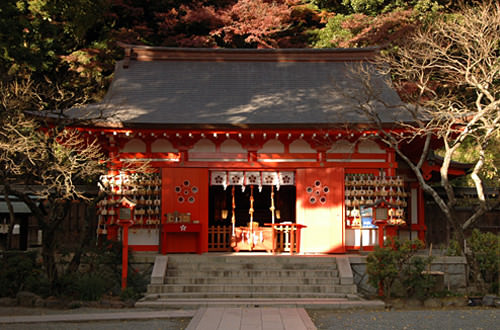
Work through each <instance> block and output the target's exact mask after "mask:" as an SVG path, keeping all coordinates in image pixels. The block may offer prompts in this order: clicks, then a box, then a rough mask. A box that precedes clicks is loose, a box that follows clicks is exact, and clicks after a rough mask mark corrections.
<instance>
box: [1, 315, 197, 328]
mask: <svg viewBox="0 0 500 330" xmlns="http://www.w3.org/2000/svg"><path fill="white" fill-rule="evenodd" d="M190 321H191V319H190V318H171V319H161V320H147V321H100V322H84V323H82V322H79V323H67V322H57V323H36V324H7V325H2V326H1V327H0V328H1V329H2V330H21V329H29V330H32V329H33V330H46V329H50V330H56V329H57V330H63V329H64V330H115V329H120V330H140V329H148V330H149V329H152V330H160V329H161V330H182V329H185V328H186V327H187V326H188V324H189V322H190Z"/></svg>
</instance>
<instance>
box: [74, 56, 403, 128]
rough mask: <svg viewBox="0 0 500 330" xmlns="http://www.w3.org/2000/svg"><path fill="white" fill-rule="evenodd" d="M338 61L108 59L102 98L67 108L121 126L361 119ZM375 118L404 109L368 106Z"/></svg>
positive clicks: (381, 88)
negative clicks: (109, 74)
mask: <svg viewBox="0 0 500 330" xmlns="http://www.w3.org/2000/svg"><path fill="white" fill-rule="evenodd" d="M352 76H353V74H352V73H350V72H349V69H348V66H347V64H346V62H273V61H263V62H259V61H255V62H248V61H228V62H218V61H172V60H170V61H136V60H131V61H130V63H129V65H128V67H127V68H124V67H123V63H122V62H119V63H117V65H116V70H115V76H114V80H113V82H112V84H111V86H110V89H109V91H108V93H107V95H106V97H105V98H104V100H103V102H101V103H99V104H95V105H91V106H87V107H83V108H78V109H73V111H72V112H73V115H74V116H75V115H76V116H79V117H82V116H92V117H95V115H96V112H97V111H104V116H106V117H108V116H111V117H110V118H112V119H111V120H112V121H115V122H121V123H125V124H127V123H128V124H139V125H142V124H192V125H196V124H239V125H241V124H249V125H252V124H271V125H272V124H290V125H292V124H293V125H301V124H344V123H366V122H368V120H367V118H366V117H365V116H364V115H363V114H361V113H360V112H359V111H356V105H355V104H356V101H355V100H353V99H352V98H351V97H349V96H348V95H346V94H349V93H350V94H352V95H356V96H358V97H359V96H360V95H362V94H363V93H362V90H361V82H360V81H359V79H355V78H353V77H352ZM372 85H373V86H375V87H377V90H378V92H379V93H380V95H381V97H382V99H383V100H384V102H386V103H387V104H391V105H397V104H399V103H400V102H401V101H400V99H399V97H398V95H397V94H396V93H395V92H394V91H393V90H392V89H390V88H388V87H386V84H385V83H384V81H383V79H382V77H377V78H375V79H374V80H373V81H372ZM373 105H374V106H375V107H376V109H377V112H378V114H379V116H380V118H381V119H382V121H383V122H386V123H390V122H395V121H401V120H403V121H407V120H409V118H407V117H406V116H405V115H404V112H403V111H401V110H399V111H398V110H395V109H394V108H390V109H388V108H386V107H385V106H383V105H382V104H381V103H374V104H373Z"/></svg>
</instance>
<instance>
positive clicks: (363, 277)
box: [349, 256, 467, 296]
mask: <svg viewBox="0 0 500 330" xmlns="http://www.w3.org/2000/svg"><path fill="white" fill-rule="evenodd" d="M349 262H350V263H351V268H352V272H353V276H354V283H355V284H356V285H357V286H358V292H359V293H361V294H363V295H366V296H373V295H376V293H377V291H376V289H375V288H373V287H372V286H371V285H370V284H369V283H368V275H367V274H366V256H349ZM431 271H441V272H443V273H444V288H445V289H447V290H449V291H451V292H456V293H466V289H467V263H466V260H465V258H464V257H446V256H438V257H434V260H433V261H432V265H431Z"/></svg>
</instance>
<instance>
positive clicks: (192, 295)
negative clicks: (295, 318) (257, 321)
mask: <svg viewBox="0 0 500 330" xmlns="http://www.w3.org/2000/svg"><path fill="white" fill-rule="evenodd" d="M348 295H353V293H320V292H296V293H292V292H203V293H196V292H176V293H148V294H146V295H145V296H144V298H143V300H144V301H154V300H161V299H164V300H170V299H193V300H196V299H207V298H211V299H235V298H238V299H240V298H258V299H283V298H286V299H293V298H295V299H298V298H328V299H334V298H346V297H347V296H348Z"/></svg>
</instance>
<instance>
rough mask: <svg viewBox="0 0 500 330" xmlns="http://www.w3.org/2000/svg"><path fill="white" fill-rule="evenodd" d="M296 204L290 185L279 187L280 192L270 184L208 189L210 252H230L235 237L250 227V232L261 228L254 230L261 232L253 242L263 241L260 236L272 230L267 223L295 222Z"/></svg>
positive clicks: (214, 186) (293, 188) (292, 187)
mask: <svg viewBox="0 0 500 330" xmlns="http://www.w3.org/2000/svg"><path fill="white" fill-rule="evenodd" d="M233 199H234V207H233ZM252 199H253V202H252V201H251V200H252ZM295 204H296V189H295V186H293V185H286V186H281V187H280V188H279V190H278V189H277V188H276V187H275V186H271V185H265V186H261V187H260V189H259V187H258V186H256V185H251V186H245V188H244V189H243V186H242V185H234V186H227V187H226V189H224V187H223V186H219V185H212V186H210V188H209V238H208V247H209V251H229V250H232V249H233V248H234V240H235V237H236V236H237V235H240V236H241V233H242V232H245V230H246V229H245V228H249V227H250V226H252V230H253V229H255V228H261V229H260V230H256V232H258V233H260V234H259V235H260V237H257V238H256V239H257V240H259V239H260V240H261V241H263V240H265V239H264V236H263V235H267V234H266V232H270V230H271V227H266V224H271V223H295V219H296V210H295ZM273 211H274V212H273ZM233 219H234V226H233ZM267 229H268V230H267ZM267 240H269V238H267ZM231 243H233V246H232V244H231ZM254 247H255V246H254ZM257 249H258V248H257ZM262 249H264V248H262Z"/></svg>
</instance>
